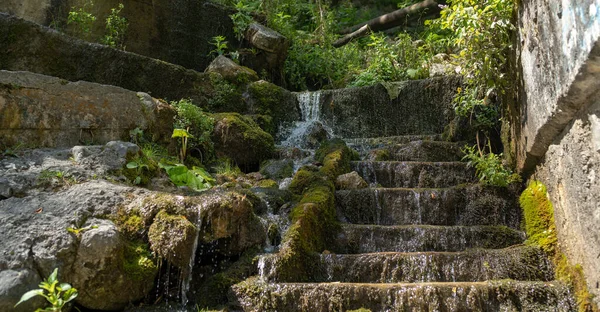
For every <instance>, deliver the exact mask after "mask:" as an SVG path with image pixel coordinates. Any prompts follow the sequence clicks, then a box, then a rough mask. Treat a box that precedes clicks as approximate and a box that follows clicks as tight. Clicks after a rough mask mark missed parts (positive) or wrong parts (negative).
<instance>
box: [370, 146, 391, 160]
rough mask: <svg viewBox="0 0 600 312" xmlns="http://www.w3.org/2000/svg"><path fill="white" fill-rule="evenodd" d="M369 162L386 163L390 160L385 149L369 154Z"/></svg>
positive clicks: (388, 153)
mask: <svg viewBox="0 0 600 312" xmlns="http://www.w3.org/2000/svg"><path fill="white" fill-rule="evenodd" d="M367 160H369V161H386V160H390V152H389V151H388V150H387V149H376V150H372V151H370V152H369V154H368V155H367Z"/></svg>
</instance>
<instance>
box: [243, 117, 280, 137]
mask: <svg viewBox="0 0 600 312" xmlns="http://www.w3.org/2000/svg"><path fill="white" fill-rule="evenodd" d="M249 116H250V118H252V120H254V122H255V123H256V124H257V125H258V126H259V127H260V128H261V129H263V131H265V132H267V133H269V134H270V135H275V133H276V132H277V127H276V126H275V124H274V123H273V117H271V116H269V115H249Z"/></svg>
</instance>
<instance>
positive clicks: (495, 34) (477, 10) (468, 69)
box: [434, 0, 514, 90]
mask: <svg viewBox="0 0 600 312" xmlns="http://www.w3.org/2000/svg"><path fill="white" fill-rule="evenodd" d="M448 2H449V3H450V4H449V5H448V6H446V7H445V8H444V9H443V10H442V12H441V18H440V19H438V20H436V21H435V22H434V23H439V26H441V28H442V29H449V30H451V31H452V32H453V33H454V37H453V41H454V44H455V45H456V46H457V47H459V48H460V49H461V50H460V53H459V55H458V59H457V60H458V62H459V63H460V65H461V67H462V71H463V74H464V76H465V77H467V79H468V81H469V84H471V85H474V86H480V87H484V88H486V89H487V88H499V89H501V90H502V89H503V88H504V87H506V86H507V81H506V71H507V68H506V63H507V53H508V52H509V50H510V48H511V41H510V31H511V30H513V29H514V25H513V24H512V23H511V18H512V12H513V7H514V1H513V0H484V1H480V0H450V1H448Z"/></svg>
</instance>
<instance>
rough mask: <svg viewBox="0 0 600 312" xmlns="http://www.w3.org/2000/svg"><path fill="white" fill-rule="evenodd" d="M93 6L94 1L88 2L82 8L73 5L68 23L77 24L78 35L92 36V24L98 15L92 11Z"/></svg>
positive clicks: (75, 31) (84, 37)
mask: <svg viewBox="0 0 600 312" xmlns="http://www.w3.org/2000/svg"><path fill="white" fill-rule="evenodd" d="M93 7H94V3H93V2H92V1H89V2H86V3H85V4H84V5H83V7H81V8H75V7H71V11H69V15H68V17H67V25H71V24H73V25H75V29H74V34H75V35H76V36H77V37H80V38H82V39H89V38H90V35H91V31H92V26H93V24H94V22H95V21H96V16H94V15H93V14H92V13H90V11H91V10H92V8H93Z"/></svg>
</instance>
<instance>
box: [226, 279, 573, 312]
mask: <svg viewBox="0 0 600 312" xmlns="http://www.w3.org/2000/svg"><path fill="white" fill-rule="evenodd" d="M233 295H234V296H235V297H237V298H236V299H237V302H238V303H239V305H240V306H241V308H242V309H244V310H245V311H287V312H293V311H314V312H322V311H349V310H355V309H360V308H364V309H368V310H370V311H414V312H416V311H576V310H577V309H576V304H575V301H574V300H573V298H572V297H571V294H570V293H569V289H568V287H567V286H566V285H564V284H562V283H560V282H530V281H527V282H523V281H513V280H502V281H491V282H470V283H464V282H463V283H418V284H410V283H408V284H404V283H403V284H355V283H314V284H313V283H305V284H304V283H280V284H276V283H270V284H268V283H266V282H264V281H261V280H260V279H258V278H253V279H248V280H246V281H244V282H242V283H240V284H237V285H234V286H233Z"/></svg>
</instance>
